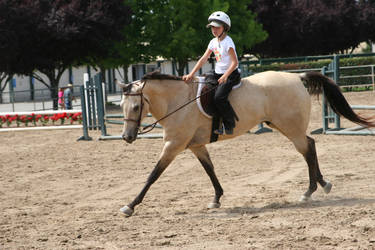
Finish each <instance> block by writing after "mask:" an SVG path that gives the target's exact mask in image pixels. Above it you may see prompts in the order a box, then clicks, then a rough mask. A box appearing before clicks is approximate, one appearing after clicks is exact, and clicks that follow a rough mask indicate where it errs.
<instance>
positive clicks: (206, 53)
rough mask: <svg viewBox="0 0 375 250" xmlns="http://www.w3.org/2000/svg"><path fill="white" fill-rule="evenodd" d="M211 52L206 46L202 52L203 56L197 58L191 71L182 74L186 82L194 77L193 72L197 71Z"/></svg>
mask: <svg viewBox="0 0 375 250" xmlns="http://www.w3.org/2000/svg"><path fill="white" fill-rule="evenodd" d="M211 53H212V50H210V49H208V48H207V50H206V52H204V54H203V56H202V57H201V58H200V59H199V60H198V62H197V64H195V66H194V68H193V69H192V71H191V72H190V73H189V74H188V75H184V76H183V77H182V79H183V80H184V81H186V82H188V81H190V80H191V79H192V78H193V77H194V74H195V72H197V71H198V70H199V69H200V68H201V67H202V66H203V65H204V64H205V63H206V62H207V60H208V58H209V57H210V55H211Z"/></svg>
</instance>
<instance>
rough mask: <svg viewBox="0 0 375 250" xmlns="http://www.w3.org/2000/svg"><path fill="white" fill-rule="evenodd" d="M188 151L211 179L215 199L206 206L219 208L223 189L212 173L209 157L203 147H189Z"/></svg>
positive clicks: (213, 172)
mask: <svg viewBox="0 0 375 250" xmlns="http://www.w3.org/2000/svg"><path fill="white" fill-rule="evenodd" d="M190 150H191V151H192V152H193V153H194V155H195V156H196V157H197V158H198V160H199V161H200V163H201V164H202V166H203V168H204V170H205V171H206V173H207V174H208V176H209V177H210V179H211V182H212V185H213V186H214V189H215V198H214V200H213V202H212V203H210V204H209V205H208V208H219V207H220V197H221V196H222V195H223V188H222V187H221V185H220V183H219V180H218V179H217V177H216V174H215V171H214V165H213V164H212V162H211V159H210V155H209V154H208V151H207V149H206V147H205V146H199V147H191V148H190Z"/></svg>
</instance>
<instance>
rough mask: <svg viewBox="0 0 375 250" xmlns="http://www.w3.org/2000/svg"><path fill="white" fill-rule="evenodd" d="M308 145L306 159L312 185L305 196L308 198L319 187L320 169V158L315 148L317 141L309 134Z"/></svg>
mask: <svg viewBox="0 0 375 250" xmlns="http://www.w3.org/2000/svg"><path fill="white" fill-rule="evenodd" d="M307 145H308V150H307V152H306V154H305V155H304V157H305V160H306V162H307V165H308V167H309V179H310V185H309V188H308V189H307V191H306V193H305V194H304V196H305V197H306V198H309V197H310V196H311V194H312V193H314V192H315V190H316V189H317V184H316V182H317V180H318V176H317V175H318V171H317V165H318V158H317V156H316V149H315V141H314V139H312V138H311V137H308V136H307Z"/></svg>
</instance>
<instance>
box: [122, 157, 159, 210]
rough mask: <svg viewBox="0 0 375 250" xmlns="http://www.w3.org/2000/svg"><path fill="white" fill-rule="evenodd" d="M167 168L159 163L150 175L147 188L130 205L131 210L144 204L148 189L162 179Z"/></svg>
mask: <svg viewBox="0 0 375 250" xmlns="http://www.w3.org/2000/svg"><path fill="white" fill-rule="evenodd" d="M165 168H166V166H163V165H162V163H161V162H160V161H159V162H158V163H157V164H156V166H155V168H154V169H153V170H152V172H151V173H150V175H149V176H148V179H147V182H146V184H145V186H144V187H143V189H142V191H141V192H140V193H139V194H138V195H137V197H135V199H134V200H133V201H132V202H131V203H130V204H129V205H128V207H129V208H131V209H134V207H135V206H136V205H138V204H139V203H141V202H142V200H143V198H144V197H145V195H146V193H147V191H148V189H149V188H150V187H151V185H152V184H153V183H154V182H155V181H156V180H157V179H158V178H159V177H160V175H161V174H162V173H163V171H164V169H165Z"/></svg>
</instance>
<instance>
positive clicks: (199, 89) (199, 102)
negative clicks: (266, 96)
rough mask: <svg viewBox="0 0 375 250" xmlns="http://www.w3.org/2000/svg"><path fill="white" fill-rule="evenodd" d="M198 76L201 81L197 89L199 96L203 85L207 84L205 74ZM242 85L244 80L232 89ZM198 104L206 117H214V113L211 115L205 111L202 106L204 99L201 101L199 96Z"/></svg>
mask: <svg viewBox="0 0 375 250" xmlns="http://www.w3.org/2000/svg"><path fill="white" fill-rule="evenodd" d="M197 78H198V82H199V83H198V90H197V97H199V96H200V95H201V94H202V89H203V87H204V86H205V83H204V79H205V78H204V77H203V76H198V77H197ZM241 85H242V82H240V83H239V84H237V85H235V86H233V88H232V90H233V89H237V88H239V87H241ZM197 105H198V108H199V110H200V111H201V112H202V114H203V115H204V116H206V117H208V118H210V119H211V118H212V115H210V114H208V113H207V112H206V111H204V108H203V106H202V101H201V98H200V97H199V98H197Z"/></svg>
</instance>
